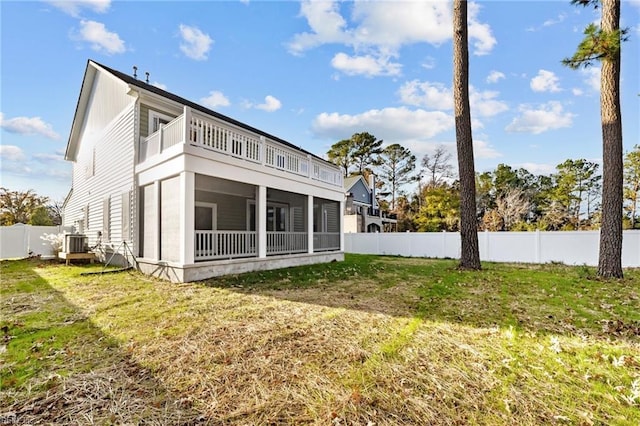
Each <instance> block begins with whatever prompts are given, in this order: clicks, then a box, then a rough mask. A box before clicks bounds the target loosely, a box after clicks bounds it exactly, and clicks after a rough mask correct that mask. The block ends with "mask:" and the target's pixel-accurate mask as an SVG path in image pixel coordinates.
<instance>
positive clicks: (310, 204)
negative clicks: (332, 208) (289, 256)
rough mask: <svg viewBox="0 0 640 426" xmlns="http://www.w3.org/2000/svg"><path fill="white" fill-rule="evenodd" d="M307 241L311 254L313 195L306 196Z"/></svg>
mask: <svg viewBox="0 0 640 426" xmlns="http://www.w3.org/2000/svg"><path fill="white" fill-rule="evenodd" d="M309 163H311V162H309ZM307 240H308V241H309V244H308V253H309V254H311V253H313V249H314V247H313V195H307Z"/></svg>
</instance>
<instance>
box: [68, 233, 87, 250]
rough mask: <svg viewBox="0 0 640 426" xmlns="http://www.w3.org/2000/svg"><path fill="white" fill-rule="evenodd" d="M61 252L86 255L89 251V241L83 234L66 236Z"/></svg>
mask: <svg viewBox="0 0 640 426" xmlns="http://www.w3.org/2000/svg"><path fill="white" fill-rule="evenodd" d="M62 251H63V252H64V253H86V252H87V251H89V240H88V239H87V236H86V235H84V234H66V235H65V236H64V245H63V246H62Z"/></svg>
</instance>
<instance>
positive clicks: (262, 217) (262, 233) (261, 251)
mask: <svg viewBox="0 0 640 426" xmlns="http://www.w3.org/2000/svg"><path fill="white" fill-rule="evenodd" d="M257 198H258V199H257V200H256V215H258V228H257V229H258V257H267V187H266V186H263V185H260V186H259V187H258V197H257Z"/></svg>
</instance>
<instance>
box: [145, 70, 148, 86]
mask: <svg viewBox="0 0 640 426" xmlns="http://www.w3.org/2000/svg"><path fill="white" fill-rule="evenodd" d="M144 75H146V76H147V79H146V80H145V81H146V82H147V84H149V72H148V71H147V72H145V73H144Z"/></svg>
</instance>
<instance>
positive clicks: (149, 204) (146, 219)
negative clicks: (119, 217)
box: [140, 184, 158, 259]
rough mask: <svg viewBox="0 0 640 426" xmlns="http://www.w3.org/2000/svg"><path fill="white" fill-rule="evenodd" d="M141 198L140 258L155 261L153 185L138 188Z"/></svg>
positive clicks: (155, 227) (155, 223)
mask: <svg viewBox="0 0 640 426" xmlns="http://www.w3.org/2000/svg"><path fill="white" fill-rule="evenodd" d="M140 195H141V197H142V206H141V208H142V212H141V220H142V223H141V224H140V226H141V235H140V239H141V240H142V256H143V257H146V258H147V259H156V258H157V254H156V250H157V247H156V246H157V245H158V216H157V213H156V208H157V206H158V200H156V194H155V185H153V184H151V185H147V186H145V187H143V188H140Z"/></svg>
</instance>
